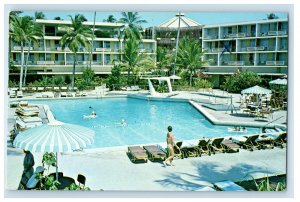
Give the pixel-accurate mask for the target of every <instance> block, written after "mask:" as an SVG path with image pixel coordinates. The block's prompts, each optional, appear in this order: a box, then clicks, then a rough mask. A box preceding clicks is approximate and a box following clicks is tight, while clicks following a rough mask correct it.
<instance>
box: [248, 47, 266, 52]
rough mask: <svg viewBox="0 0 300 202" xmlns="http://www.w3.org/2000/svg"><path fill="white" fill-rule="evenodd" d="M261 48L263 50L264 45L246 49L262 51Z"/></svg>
mask: <svg viewBox="0 0 300 202" xmlns="http://www.w3.org/2000/svg"><path fill="white" fill-rule="evenodd" d="M263 50H265V47H264V46H257V47H247V51H263Z"/></svg>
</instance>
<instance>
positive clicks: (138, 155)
mask: <svg viewBox="0 0 300 202" xmlns="http://www.w3.org/2000/svg"><path fill="white" fill-rule="evenodd" d="M127 154H128V156H129V158H130V160H131V161H132V162H136V161H145V162H147V161H148V155H147V153H146V151H145V150H144V149H143V148H142V147H140V146H130V147H128V152H127Z"/></svg>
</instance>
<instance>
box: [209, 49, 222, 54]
mask: <svg viewBox="0 0 300 202" xmlns="http://www.w3.org/2000/svg"><path fill="white" fill-rule="evenodd" d="M223 50H224V48H212V49H211V52H212V53H218V52H222V51H223Z"/></svg>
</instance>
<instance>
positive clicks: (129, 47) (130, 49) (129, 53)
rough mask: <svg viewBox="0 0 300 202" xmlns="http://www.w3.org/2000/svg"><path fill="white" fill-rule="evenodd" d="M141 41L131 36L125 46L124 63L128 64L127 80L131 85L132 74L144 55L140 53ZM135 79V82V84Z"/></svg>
mask: <svg viewBox="0 0 300 202" xmlns="http://www.w3.org/2000/svg"><path fill="white" fill-rule="evenodd" d="M138 50H139V41H138V40H137V39H136V38H135V37H134V36H130V38H128V40H127V41H126V43H125V46H124V55H123V62H125V63H127V65H126V66H127V79H128V81H127V82H128V83H129V78H130V72H131V71H134V68H135V67H136V66H137V64H138V63H139V62H140V61H141V60H142V59H143V57H144V56H143V54H142V53H139V51H138ZM135 80H136V79H135V78H134V82H135Z"/></svg>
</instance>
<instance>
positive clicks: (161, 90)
mask: <svg viewBox="0 0 300 202" xmlns="http://www.w3.org/2000/svg"><path fill="white" fill-rule="evenodd" d="M168 90H169V89H168V86H167V84H165V83H163V82H162V83H160V84H159V85H158V87H157V91H158V92H159V93H165V92H168Z"/></svg>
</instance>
